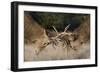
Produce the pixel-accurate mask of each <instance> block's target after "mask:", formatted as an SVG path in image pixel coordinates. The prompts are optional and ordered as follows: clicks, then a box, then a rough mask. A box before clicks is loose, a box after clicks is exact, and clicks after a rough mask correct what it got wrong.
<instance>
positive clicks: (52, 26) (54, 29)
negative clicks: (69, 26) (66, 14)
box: [52, 26, 58, 35]
mask: <svg viewBox="0 0 100 73" xmlns="http://www.w3.org/2000/svg"><path fill="white" fill-rule="evenodd" d="M52 27H53V29H54V31H55V32H56V34H57V35H58V31H57V29H56V28H55V27H54V26H52Z"/></svg>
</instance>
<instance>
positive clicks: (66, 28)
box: [64, 24, 71, 32]
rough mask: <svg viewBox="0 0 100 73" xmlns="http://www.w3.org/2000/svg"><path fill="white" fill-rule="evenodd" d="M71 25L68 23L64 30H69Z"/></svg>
mask: <svg viewBox="0 0 100 73" xmlns="http://www.w3.org/2000/svg"><path fill="white" fill-rule="evenodd" d="M70 25H71V24H69V25H67V26H66V27H65V30H64V32H66V31H67V30H68V28H69V26H70Z"/></svg>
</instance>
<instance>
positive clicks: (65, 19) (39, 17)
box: [29, 12, 89, 31]
mask: <svg viewBox="0 0 100 73" xmlns="http://www.w3.org/2000/svg"><path fill="white" fill-rule="evenodd" d="M29 13H30V14H31V15H32V17H33V19H34V20H36V21H37V22H38V23H39V24H40V25H41V26H43V27H44V28H46V29H50V30H52V26H55V27H56V28H57V30H59V31H63V30H64V28H65V27H66V26H67V25H68V24H71V26H70V28H69V30H70V31H73V30H74V29H75V28H77V27H78V26H79V25H80V24H81V23H82V22H83V21H84V19H85V18H86V17H87V16H89V15H88V14H72V13H51V12H29Z"/></svg>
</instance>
